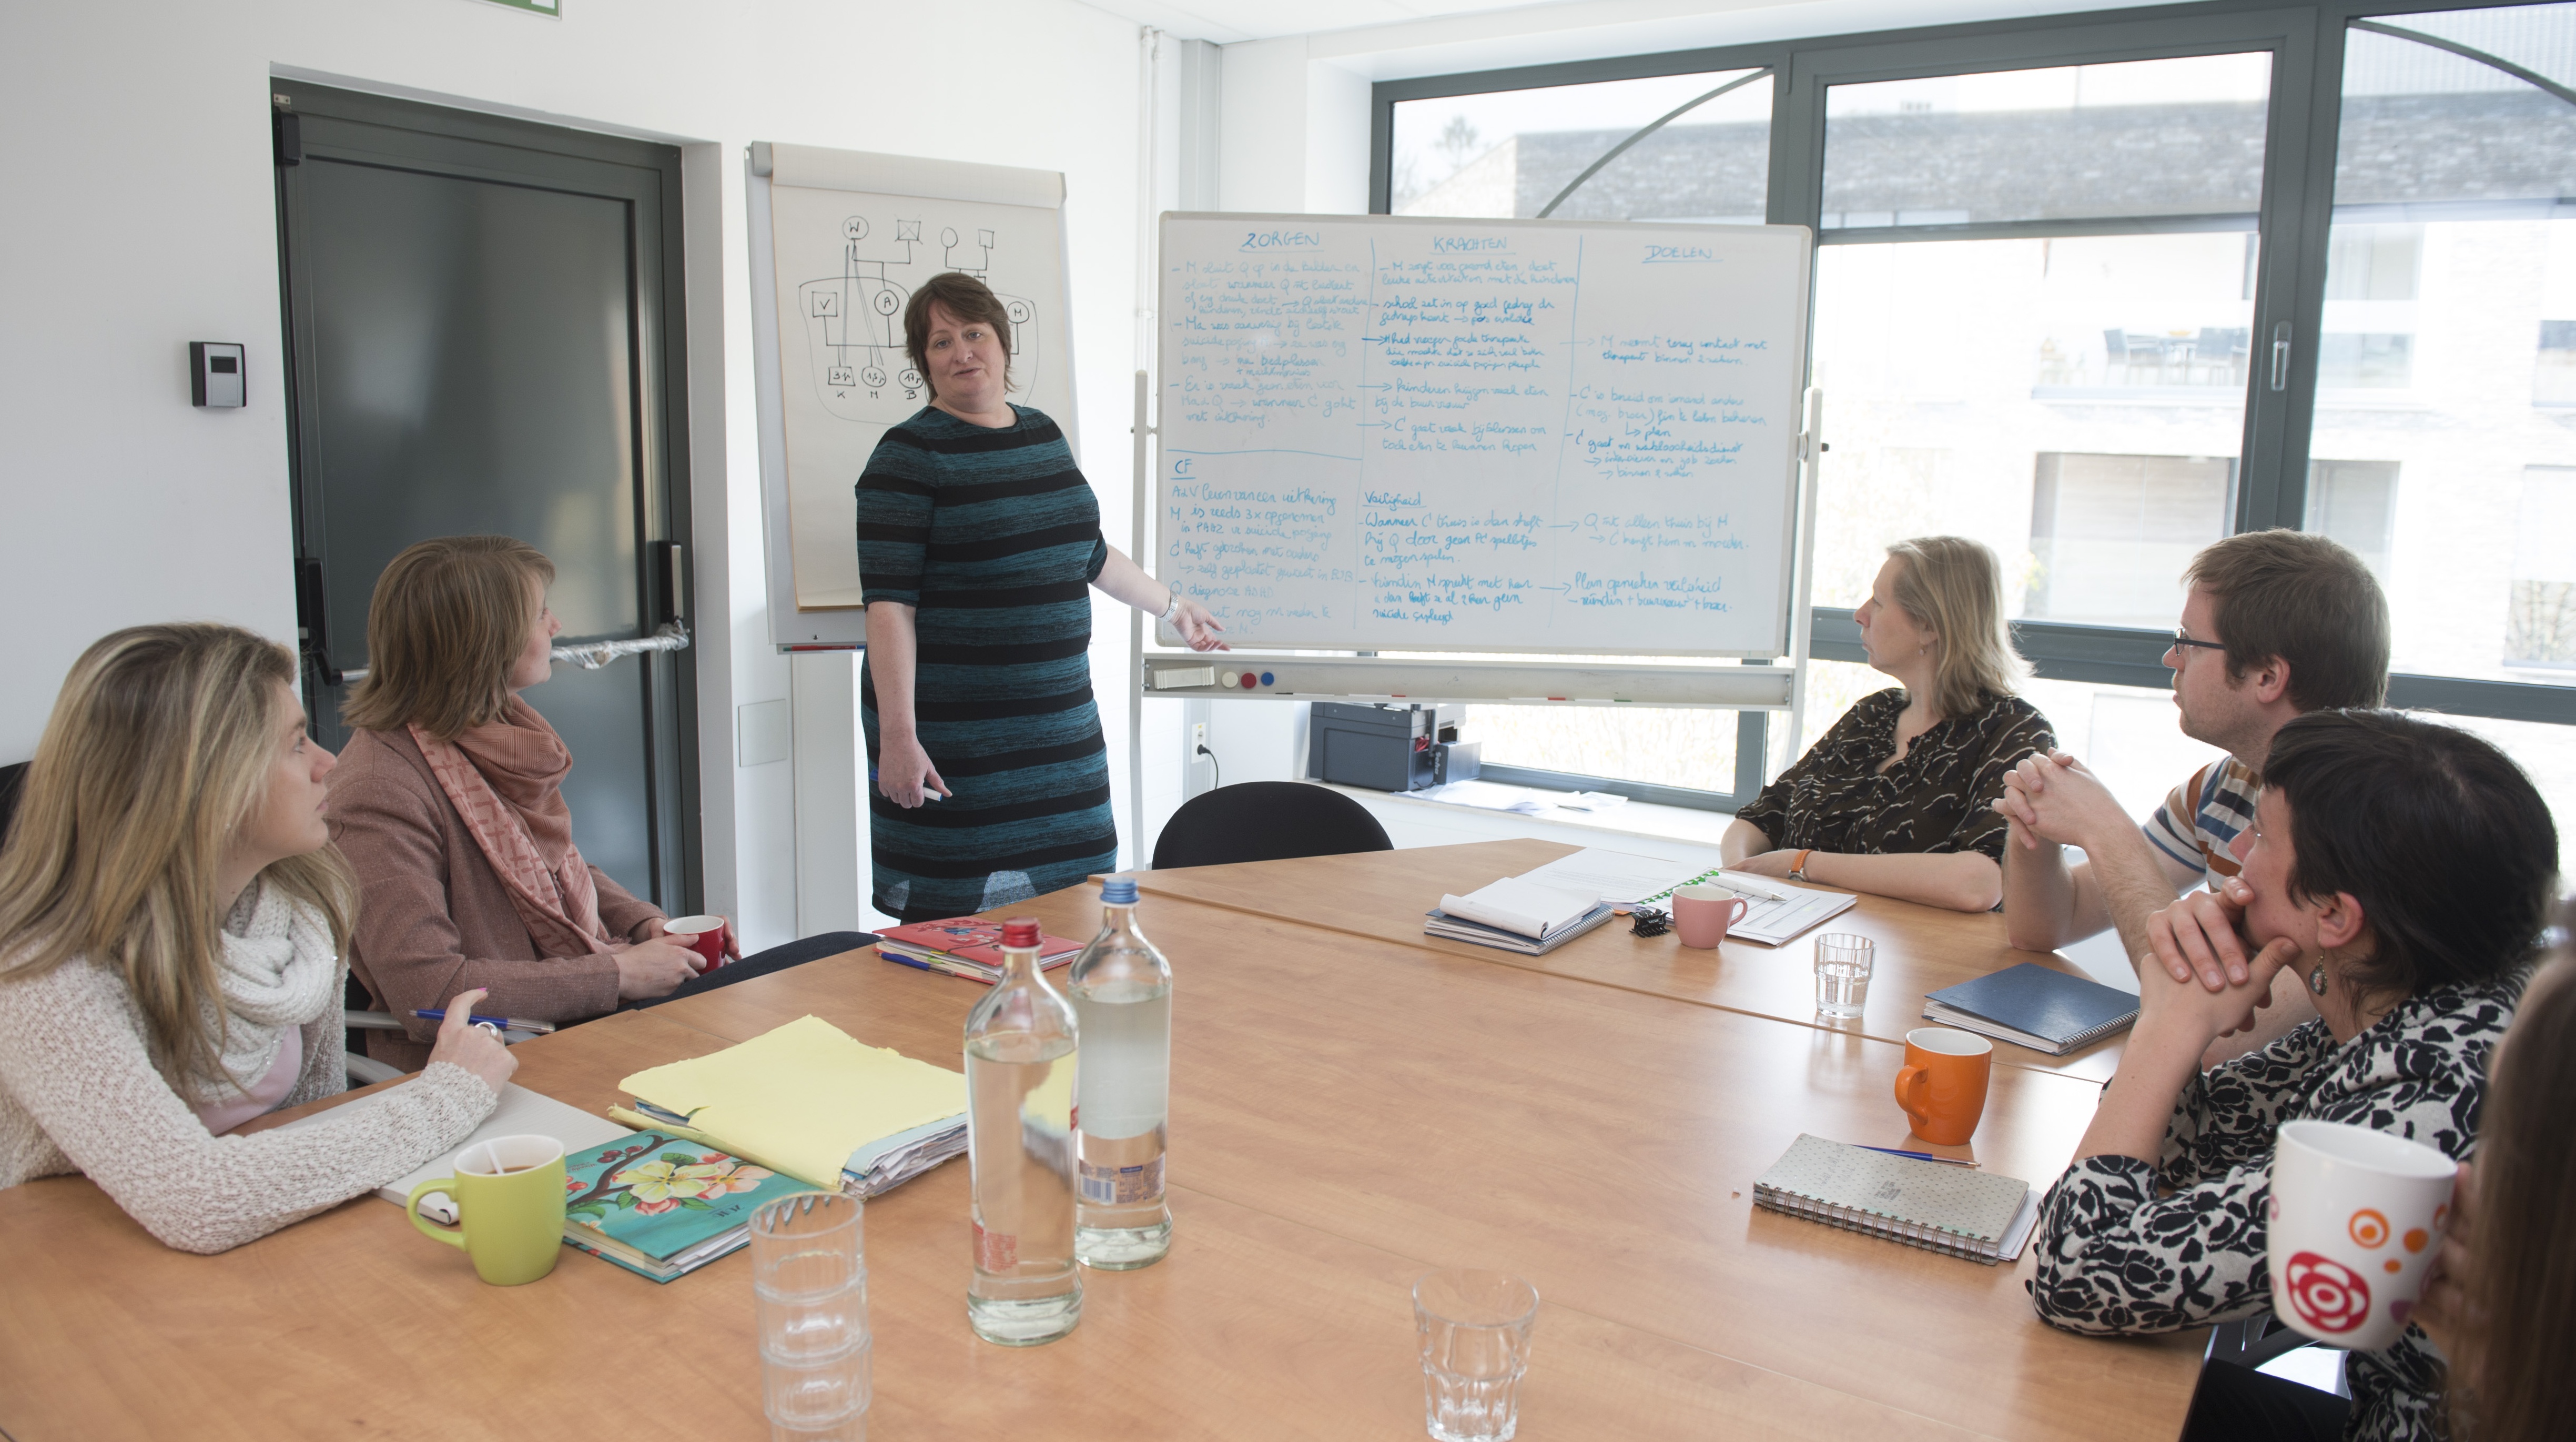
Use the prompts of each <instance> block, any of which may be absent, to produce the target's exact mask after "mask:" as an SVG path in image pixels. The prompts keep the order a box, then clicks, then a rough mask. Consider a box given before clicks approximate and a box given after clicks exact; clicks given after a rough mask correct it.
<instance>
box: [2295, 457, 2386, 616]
mask: <svg viewBox="0 0 2576 1442" xmlns="http://www.w3.org/2000/svg"><path fill="white" fill-rule="evenodd" d="M2396 524H2397V465H2396V463H2395V462H2393V461H2310V462H2308V513H2307V517H2306V519H2305V520H2303V521H2302V522H2301V523H2300V526H2299V529H2301V530H2303V531H2317V532H2320V533H2322V534H2324V535H2328V536H2332V537H2333V538H2335V539H2336V540H2338V541H2341V542H2342V543H2343V544H2344V545H2345V546H2347V547H2349V548H2351V550H2352V552H2353V554H2355V555H2357V556H2359V557H2361V559H2362V561H2363V563H2364V564H2366V565H2368V566H2369V567H2370V570H2371V574H2372V575H2375V576H2377V577H2378V578H2379V584H2380V587H2381V589H2383V590H2384V589H2386V588H2387V586H2388V547H2389V543H2390V540H2391V536H2392V533H2393V531H2394V529H2395V527H2396Z"/></svg>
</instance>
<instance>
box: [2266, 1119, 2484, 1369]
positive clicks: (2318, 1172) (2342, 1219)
mask: <svg viewBox="0 0 2576 1442" xmlns="http://www.w3.org/2000/svg"><path fill="white" fill-rule="evenodd" d="M2458 1171H2459V1167H2458V1166H2457V1165H2456V1164H2455V1163H2453V1162H2452V1160H2451V1159H2450V1158H2449V1157H2446V1156H2444V1155H2442V1154H2441V1153H2440V1152H2438V1151H2435V1150H2434V1149H2433V1148H2431V1147H2428V1146H2426V1145H2424V1144H2423V1143H2422V1142H2414V1141H2408V1140H2407V1139H2406V1138H2404V1137H2399V1136H2391V1135H2389V1134H2388V1133H2386V1132H2375V1131H2372V1130H2370V1129H2369V1128H2367V1127H2356V1126H2347V1125H2345V1124H2344V1123H2341V1122H2315V1121H2296V1122H2283V1123H2282V1124H2281V1130H2280V1138H2279V1141H2278V1142H2277V1143H2276V1144H2275V1145H2274V1147H2273V1149H2272V1196H2271V1200H2270V1201H2269V1202H2267V1203H2266V1204H2265V1207H2264V1213H2265V1218H2266V1223H2267V1225H2268V1227H2269V1243H2270V1248H2269V1250H2270V1261H2271V1273H2272V1310H2273V1311H2274V1312H2275V1313H2276V1314H2278V1315H2279V1317H2280V1319H2281V1320H2282V1321H2283V1322H2285V1323H2287V1324H2288V1325H2289V1326H2290V1327H2292V1328H2293V1329H2295V1330H2297V1331H2299V1332H2302V1333H2305V1334H2306V1335H2308V1336H2310V1337H2314V1338H2315V1339H2317V1340H2318V1341H2320V1342H2324V1343H2326V1344H2328V1345H2330V1346H2335V1347H2341V1348H2344V1349H2345V1350H2347V1351H2354V1352H2376V1351H2379V1350H2380V1349H2382V1348H2384V1347H2387V1346H2389V1345H2390V1344H2392V1343H2394V1342H2395V1341H2396V1340H2397V1339H2398V1337H2399V1336H2401V1335H2402V1334H2404V1332H2405V1331H2406V1319H2407V1314H2408V1313H2410V1312H2412V1311H2414V1310H2415V1302H2416V1299H2417V1298H2418V1297H2420V1296H2421V1295H2422V1294H2423V1290H2424V1269H2425V1267H2426V1266H2428V1265H2429V1264H2430V1263H2431V1262H2432V1260H2433V1258H2434V1256H2435V1255H2437V1254H2438V1253H2439V1252H2440V1251H2441V1249H2442V1229H2443V1228H2444V1227H2445V1226H2447V1225H2449V1223H2450V1220H2451V1178H2452V1177H2453V1175H2454V1174H2455V1173H2457V1172H2458Z"/></svg>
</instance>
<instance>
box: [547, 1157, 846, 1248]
mask: <svg viewBox="0 0 2576 1442" xmlns="http://www.w3.org/2000/svg"><path fill="white" fill-rule="evenodd" d="M813 1190H814V1188H812V1187H809V1186H807V1185H806V1184H805V1183H803V1182H800V1181H798V1180H797V1179H796V1178H794V1177H791V1176H787V1175H784V1174H782V1173H778V1172H773V1171H771V1170H769V1169H768V1168H767V1167H758V1166H754V1165H752V1164H751V1163H749V1162H746V1161H744V1160H742V1159H741V1158H739V1157H736V1156H733V1155H731V1154H729V1153H726V1152H720V1151H718V1150H716V1149H715V1148H713V1147H710V1146H708V1145H706V1144H705V1143H703V1142H694V1141H690V1140H688V1139H686V1138H682V1137H674V1136H672V1135H671V1134H670V1133H668V1132H629V1133H627V1134H626V1135H624V1136H622V1137H619V1138H617V1139H615V1140H614V1141H608V1142H603V1143H601V1144H599V1145H598V1146H594V1147H584V1148H583V1149H581V1150H580V1151H577V1152H567V1153H566V1154H565V1155H564V1240H565V1241H566V1242H569V1243H570V1244H572V1245H573V1246H576V1247H579V1248H580V1249H581V1250H583V1251H585V1252H588V1253H590V1254H591V1255H592V1256H594V1257H598V1258H600V1259H601V1260H603V1261H610V1262H615V1263H616V1264H617V1265H619V1266H621V1267H624V1268H625V1269H626V1270H628V1271H630V1272H634V1273H636V1274H637V1275H639V1276H645V1277H650V1278H652V1279H653V1280H654V1281H657V1282H667V1281H669V1280H671V1279H672V1278H673V1277H678V1276H682V1275H685V1274H687V1273H689V1272H691V1271H694V1270H696V1269H697V1268H699V1267H703V1266H705V1265H706V1264H707V1263H709V1262H712V1261H714V1260H715V1259H716V1258H718V1257H721V1256H723V1255H725V1254H726V1253H727V1252H731V1251H733V1250H735V1249H737V1248H739V1247H741V1246H742V1245H743V1244H744V1243H746V1242H748V1241H749V1240H750V1239H751V1238H750V1232H749V1230H748V1228H749V1227H750V1224H751V1213H752V1209H753V1208H755V1207H758V1206H760V1205H761V1204H763V1203H765V1202H770V1201H774V1200H776V1199H777V1198H779V1197H784V1196H791V1195H793V1194H795V1193H797V1192H810V1191H813Z"/></svg>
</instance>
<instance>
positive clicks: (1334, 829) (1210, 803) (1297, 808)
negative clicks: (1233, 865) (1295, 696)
mask: <svg viewBox="0 0 2576 1442" xmlns="http://www.w3.org/2000/svg"><path fill="white" fill-rule="evenodd" d="M1394 849H1395V843H1394V842H1392V841H1389V840H1388V839H1387V836H1386V828H1385V827H1383V826H1380V825H1378V824H1377V818H1376V817H1374V816H1371V815H1369V814H1368V808H1367V807H1365V806H1362V805H1360V804H1359V803H1358V802H1356V801H1353V800H1352V799H1351V798H1349V797H1347V796H1344V795H1343V794H1342V793H1340V792H1338V791H1332V790H1328V789H1326V788H1324V787H1321V786H1310V785H1308V784H1307V783H1305V782H1303V781H1242V782H1237V783H1236V784H1234V785H1232V786H1220V787H1218V788H1217V789H1215V790H1214V791H1209V792H1205V793H1203V794H1201V795H1198V796H1194V797H1192V798H1190V800H1189V801H1188V803H1187V804H1185V805H1183V806H1182V807H1181V809H1180V810H1178V811H1175V812H1173V813H1172V819H1171V820H1169V821H1167V822H1165V823H1163V834H1162V836H1161V837H1159V838H1157V839H1156V841H1155V842H1154V869H1155V870H1156V871H1164V870H1168V869H1170V868H1172V867H1175V866H1224V865H1226V864H1228V863H1230V862H1236V861H1284V860H1286V859H1287V858H1289V857H1292V856H1340V855H1343V854H1345V853H1347V852H1353V851H1393V850H1394Z"/></svg>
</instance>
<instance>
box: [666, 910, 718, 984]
mask: <svg viewBox="0 0 2576 1442" xmlns="http://www.w3.org/2000/svg"><path fill="white" fill-rule="evenodd" d="M662 931H663V933H664V934H665V935H667V936H669V937H670V938H671V939H672V940H673V941H676V942H678V943H679V944H680V945H682V946H685V947H687V948H688V949H690V950H691V951H694V952H696V953H697V954H698V955H700V956H703V957H705V958H706V959H707V970H709V971H713V970H715V969H716V968H717V967H719V966H722V965H724V964H725V954H724V944H725V919H724V918H723V917H721V916H679V917H673V918H672V919H671V920H669V921H665V922H663V923H662Z"/></svg>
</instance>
